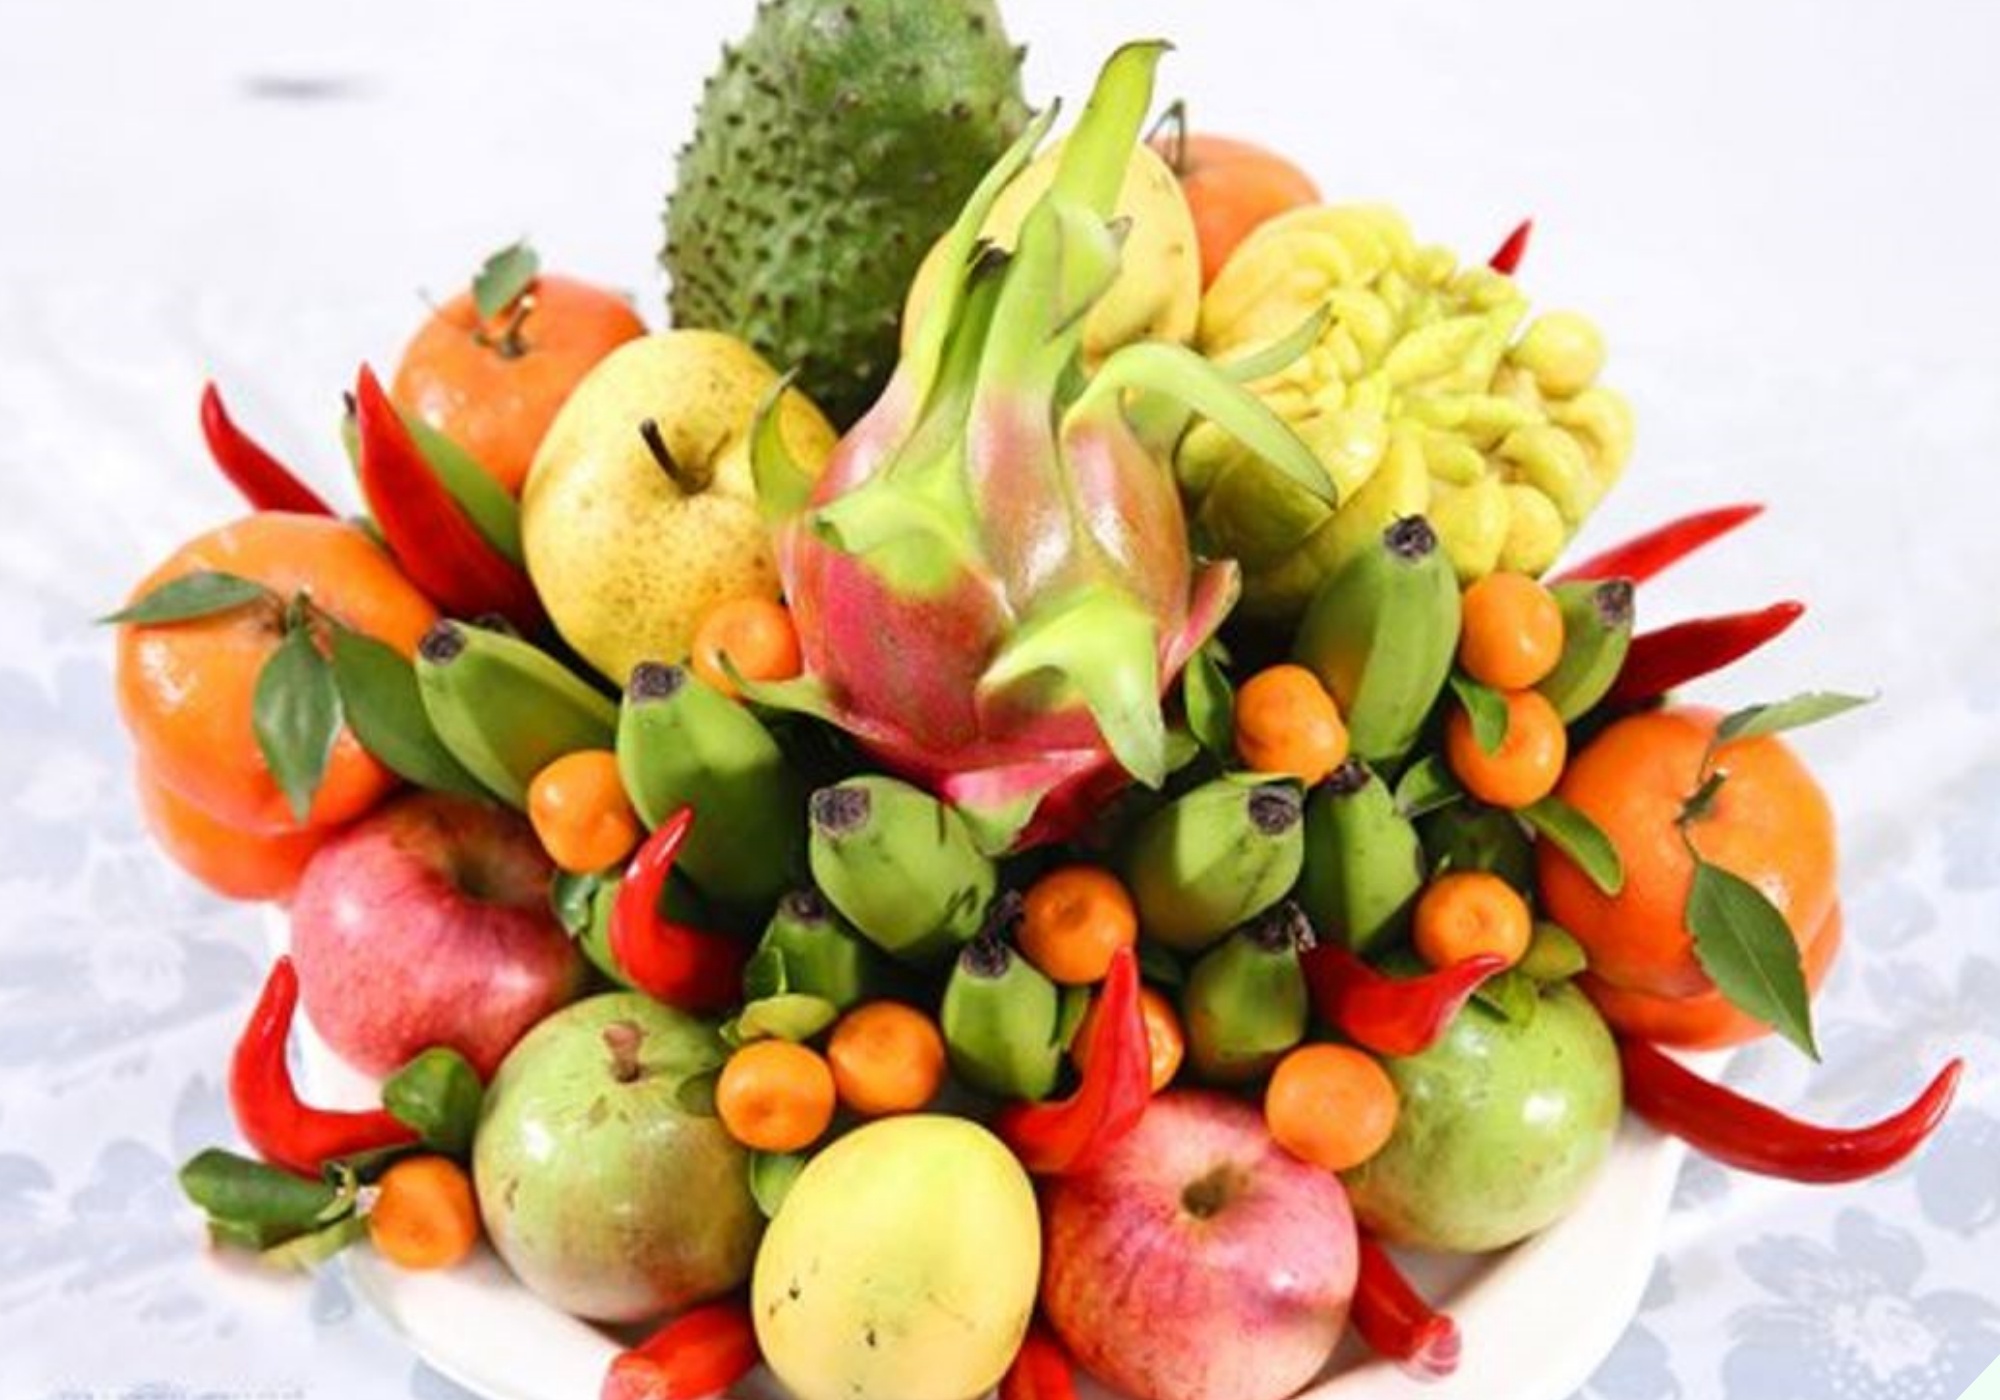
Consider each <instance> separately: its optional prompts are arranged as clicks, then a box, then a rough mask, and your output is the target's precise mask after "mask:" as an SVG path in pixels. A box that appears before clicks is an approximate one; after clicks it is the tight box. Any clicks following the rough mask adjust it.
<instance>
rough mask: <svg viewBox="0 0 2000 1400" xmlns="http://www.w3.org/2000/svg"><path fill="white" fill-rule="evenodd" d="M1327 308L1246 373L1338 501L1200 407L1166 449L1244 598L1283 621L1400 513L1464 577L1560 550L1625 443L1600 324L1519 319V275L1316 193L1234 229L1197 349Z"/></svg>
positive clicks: (1199, 530) (1199, 534)
mask: <svg viewBox="0 0 2000 1400" xmlns="http://www.w3.org/2000/svg"><path fill="white" fill-rule="evenodd" d="M1322 310H1323V311H1325V312H1326V313H1327V314H1326V316H1325V320H1324V323H1323V325H1322V327H1321V329H1320V331H1319V334H1318V337H1317V339H1316V341H1315V342H1314V344H1313V345H1312V347H1311V349H1309V350H1308V351H1306V352H1305V353H1304V354H1303V355H1300V356H1298V357H1297V358H1295V359H1294V360H1292V361H1291V363H1290V364H1288V365H1287V366H1286V367H1285V368H1283V369H1281V370H1279V371H1277V372H1276V373H1275V374H1271V375H1268V376H1266V377H1264V378H1261V379H1257V380H1254V381H1253V382H1252V384H1251V388H1252V389H1253V391H1254V392H1256V393H1257V395H1258V396H1259V397H1260V398H1262V399H1263V400H1264V402H1265V403H1266V404H1268V405H1269V406H1270V407H1271V408H1272V409H1273V410H1274V411H1275V412H1277V414H1278V415H1279V416H1280V417H1282V418H1284V419H1285V420H1286V422H1287V423H1289V424H1290V425H1291V427H1292V428H1293V430H1294V431H1296V432H1297V433H1298V434H1299V436H1300V437H1301V438H1302V439H1304V441H1305V442H1306V444H1307V446H1309V447H1310V448H1312V450H1313V452H1314V454H1315V455H1316V456H1317V457H1318V458H1319V460H1320V463H1321V465H1322V466H1324V467H1325V469H1326V471H1327V474H1328V476H1329V477H1330V478H1331V479H1332V481H1333V484H1334V487H1335V489H1336V492H1337V496H1338V500H1339V502H1340V504H1339V506H1338V507H1337V508H1329V507H1327V506H1326V505H1324V504H1323V503H1322V502H1320V501H1319V500H1317V499H1316V498H1314V497H1313V496H1311V495H1310V494H1309V493H1307V492H1306V491H1304V490H1302V489H1301V488H1300V487H1298V486H1297V485H1296V484H1294V483H1292V482H1290V481H1289V480H1287V479H1286V478H1284V477H1283V476H1281V475H1280V474H1279V473H1277V472H1275V471H1273V470H1272V469H1270V468H1268V467H1267V466H1265V465H1264V464H1263V463H1262V462H1261V461H1260V460H1259V459H1258V458H1257V457H1256V456H1254V455H1253V454H1251V453H1249V452H1247V451H1245V450H1244V449H1243V448H1242V447H1240V446H1239V445H1238V444H1237V443H1236V442H1235V441H1234V440H1232V439H1230V438H1229V437H1228V436H1227V435H1225V434H1223V433H1221V432H1219V431H1218V430H1216V429H1215V428H1213V427H1211V426H1209V425H1206V424H1203V425H1199V426H1197V427H1196V428H1194V429H1193V430H1192V431H1191V432H1189V433H1188V435H1187V437H1186V438H1185V440H1184V441H1183V443H1182V445H1181V449H1180V452H1179V455H1178V460H1177V463H1176V466H1177V470H1178V472H1179V475H1180V478H1181V486H1182V492H1183V494H1184V495H1185V497H1186V498H1187V502H1188V507H1189V513H1190V516H1191V523H1192V526H1193V529H1194V532H1195V535H1196V538H1197V541H1198V542H1199V543H1200V544H1201V545H1202V546H1203V548H1204V549H1205V551H1206V552H1207V553H1209V554H1212V555H1215V556H1218V557H1232V558H1235V559H1237V560H1239V561H1240V562H1241V563H1242V566H1243V575H1244V577H1243V585H1244V586H1243V603H1242V606H1243V609H1244V611H1245V613H1246V614H1247V615H1249V616H1252V617H1256V618H1262V619H1265V620H1269V621H1272V622H1277V623H1285V622H1290V621H1291V620H1293V619H1295V618H1296V617H1297V616H1298V614H1299V612H1300V611H1301V610H1302V609H1303V608H1304V606H1305V605H1306V603H1307V601H1308V600H1309V599H1310V598H1311V597H1312V595H1313V593H1314V591H1315V590H1316V589H1317V587H1318V585H1319V583H1320V582H1321V581H1322V580H1323V579H1324V578H1326V577H1327V576H1328V575H1330V574H1331V573H1333V572H1334V571H1336V570H1338V569H1339V568H1340V567H1341V566H1342V565H1343V564H1344V563H1346V562H1347V560H1348V559H1350V558H1351V557H1352V556H1353V555H1354V554H1356V553H1357V552H1359V551H1360V550H1362V549H1364V548H1366V547H1367V545H1368V542H1369V541H1370V540H1371V539H1372V538H1373V537H1374V536H1375V535H1376V534H1378V533H1379V532H1380V531H1381V529H1382V528H1383V527H1384V526H1385V525H1387V524H1388V523H1389V522H1391V521H1392V520H1395V519H1396V518H1398V517H1400V516H1405V515H1417V514H1423V515H1427V516H1429V517H1430V519H1431V521H1432V523H1433V524H1434V525H1435V526H1436V527H1437V530H1438V534H1439V536H1440V538H1441V539H1442V540H1443V542H1444V547H1445V552H1446V555H1447V556H1448V557H1449V559H1450V560H1451V563H1452V566H1453V568H1454V570H1455V571H1456V572H1457V575H1458V577H1459V579H1460V581H1461V582H1467V583H1469V582H1471V581H1472V580H1474V579H1477V578H1479V577H1481V576H1483V575H1485V574H1488V573H1491V572H1492V571H1493V570H1495V569H1508V570H1514V571H1518V572H1522V573H1529V574H1539V573H1541V572H1542V571H1543V570H1545V569H1546V568H1547V567H1548V566H1549V565H1550V564H1551V563H1553V562H1554V560H1555V558H1556V555H1557V554H1558V553H1559V552H1560V551H1561V549H1562V547H1563V545H1564V544H1565V543H1567V542H1568V540H1569V538H1570V537H1571V536H1572V535H1573V534H1574V533H1575V532H1576V529H1577V527H1578V526H1579V525H1581V524H1582V523H1583V520H1584V519H1585V517H1587V516H1588V515H1589V514H1590V512H1591V510H1592V509H1593V508H1594V507H1595V506H1596V504H1597V502H1598V500H1599V498H1600V497H1602V496H1603V494H1604V492H1605V491H1606V490H1608V489H1609V488H1610V486H1611V485H1612V483H1614V482H1615V481H1616V480H1617V479H1618V477H1619V474H1620V473H1621V472H1622V471H1623V470H1624V466H1625V461H1626V459H1627V457H1629V456H1630V454H1631V449H1632V414H1631V410H1630V408H1629V407H1628V406H1627V405H1626V403H1625V400H1624V399H1623V398H1621V397H1620V396H1619V395H1618V394H1617V393H1616V392H1614V391H1613V390H1611V389H1608V388H1605V387H1603V386H1601V385H1599V384H1598V383H1597V382H1596V381H1597V377H1598V374H1599V372H1600V370H1601V369H1602V368H1603V364H1604V344H1603V340H1602V338H1601V337H1600V336H1599V335H1598V333H1597V330H1596V328H1595V327H1594V326H1593V325H1592V324H1591V323H1590V322H1589V321H1587V320H1586V319H1584V318H1583V317H1581V316H1579V315H1576V314H1575V313H1573V312H1565V311H1555V312H1549V313H1547V314H1545V315H1542V316H1540V317H1538V318H1536V319H1535V320H1533V321H1527V301H1526V298H1525V297H1524V296H1523V295H1522V293H1521V290H1520V288H1519V286H1518V285H1517V284H1516V283H1515V282H1514V280H1513V279H1512V278H1511V277H1508V276H1506V275H1504V274H1502V273H1499V272H1495V271H1493V270H1492V269H1490V268H1487V267H1483V266H1469V267H1464V266H1460V265H1459V263H1458V261H1457V259H1456V258H1455V257H1454V256H1453V255H1452V254H1451V253H1450V252H1449V251H1448V250H1446V249H1443V248H1439V247H1433V246H1425V245H1420V244H1418V243H1417V242H1416V241H1415V239H1414V238H1413V237H1412V236H1411V234H1410V230H1409V227H1408V225H1407V224H1405V223H1404V221H1403V219H1402V217H1401V215H1399V214H1397V213H1396V212H1395V211H1394V210H1392V209H1389V208H1386V207H1382V206H1374V205H1343V206H1322V207H1318V208H1309V209H1299V210H1294V211H1293V212H1291V213H1289V214H1283V215H1280V216H1279V217H1278V218H1276V219H1273V220H1271V221H1270V222H1268V223H1266V224H1264V225H1262V226H1261V227H1260V228H1258V229H1257V230H1256V232H1254V233H1252V234H1251V235H1250V236H1249V237H1248V238H1247V239H1245V240H1244V241H1243V243H1242V245H1241V246H1240V247H1239V248H1238V249H1237V250H1236V252H1235V254H1234V255H1233V256H1232V257H1231V258H1230V260H1229V262H1228V263H1227V264H1226V265H1225V266H1224V267H1223V269H1222V271H1221V272H1220V273H1219V274H1218V275H1217V277H1216V279H1215V281H1214V283H1213V284H1212V285H1211V286H1210V287H1209V289H1208V292H1207V293H1206V295H1205V296H1204V298H1203V301H1202V310H1201V329H1200V337H1199V344H1200V348H1201V349H1202V351H1203V352H1204V353H1205V354H1207V355H1208V356H1210V357H1211V358H1213V359H1215V360H1217V361H1218V362H1220V363H1221V364H1222V365H1223V366H1224V367H1225V368H1227V367H1228V365H1229V364H1230V363H1231V362H1232V361H1240V362H1249V361H1250V360H1252V359H1253V358H1254V356H1255V355H1256V352H1257V351H1259V350H1261V349H1264V348H1266V347H1268V346H1270V345H1272V344H1273V343H1275V342H1278V341H1280V340H1282V339H1284V338H1285V337H1286V336H1287V335H1288V334H1290V333H1292V332H1294V331H1295V330H1297V329H1298V328H1299V327H1300V326H1301V325H1302V324H1303V323H1305V322H1307V321H1308V320H1309V318H1311V317H1312V316H1314V315H1315V314H1316V313H1319V312H1321V311H1322ZM1524 322H1526V325H1525V329H1524V328H1523V323H1524Z"/></svg>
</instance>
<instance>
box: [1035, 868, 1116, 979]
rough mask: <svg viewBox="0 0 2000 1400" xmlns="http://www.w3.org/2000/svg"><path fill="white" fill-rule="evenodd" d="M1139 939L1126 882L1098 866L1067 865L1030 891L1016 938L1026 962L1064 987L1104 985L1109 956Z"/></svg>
mask: <svg viewBox="0 0 2000 1400" xmlns="http://www.w3.org/2000/svg"><path fill="white" fill-rule="evenodd" d="M1138 936H1139V912H1138V909H1137V908H1136V906H1134V905H1133V903H1132V896H1131V894H1130V893H1129V892H1128V891H1127V890H1126V888H1125V886H1124V883H1123V882H1122V881H1120V880H1119V878H1118V877H1117V876H1116V875H1113V874H1112V873H1111V872H1110V871H1109V870H1106V869H1104V868H1103V867H1101V866H1096V865H1065V866H1061V867H1059V868H1058V869H1055V870H1052V871H1050V872H1049V873H1048V874H1046V875H1044V876H1042V878H1041V879H1039V880H1037V881H1035V883H1034V884H1032V885H1030V886H1029V887H1028V893H1027V895H1026V897H1025V898H1024V899H1023V900H1022V905H1021V927H1020V932H1019V933H1018V934H1017V935H1016V937H1017V938H1018V940H1019V942H1020V945H1021V951H1022V952H1023V953H1024V954H1026V955H1027V958H1028V961H1029V962H1031V963H1033V964H1034V965H1035V966H1036V967H1038V968H1040V969H1041V970H1042V972H1043V973H1044V974H1045V975H1046V976H1048V977H1049V978H1050V979H1052V980H1053V981H1056V982H1060V983H1063V984H1064V985H1066V986H1073V987H1074V986H1088V985H1089V984H1090V983H1092V982H1098V981H1102V980H1103V978H1104V974H1105V973H1106V972H1107V971H1109V970H1110V967H1111V955H1112V954H1113V953H1116V952H1117V951H1118V950H1119V949H1120V948H1129V947H1131V946H1132V944H1133V942H1134V941H1135V940H1136V939H1137V938H1138Z"/></svg>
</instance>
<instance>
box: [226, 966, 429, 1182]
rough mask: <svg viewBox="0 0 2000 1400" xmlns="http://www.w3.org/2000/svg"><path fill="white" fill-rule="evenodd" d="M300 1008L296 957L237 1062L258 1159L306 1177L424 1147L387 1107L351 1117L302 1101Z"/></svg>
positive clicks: (234, 1072) (240, 1115)
mask: <svg viewBox="0 0 2000 1400" xmlns="http://www.w3.org/2000/svg"><path fill="white" fill-rule="evenodd" d="M298 1005H299V974H298V969H297V968H295V967H293V966H292V960H291V959H290V958H288V957H282V958H279V959H278V960H277V961H276V962H275V963H273V964H272V965H271V975H270V976H269V977H268V978H267V979H266V980H265V982H264V992H263V995H262V996H260V997H258V999H257V1008H256V1010H254V1011H252V1012H251V1013H250V1023H249V1024H248V1025H247V1026H245V1027H244V1028H243V1036H242V1038H241V1039H240V1040H238V1041H237V1042H236V1053H235V1054H234V1055H233V1056H232V1057H231V1058H230V1061H229V1103H230V1107H231V1108H233V1109H234V1110H235V1112H236V1126H237V1127H238V1128H240V1129H241V1130H242V1132H243V1136H244V1137H245V1138H247V1139H248V1140H249V1142H250V1145H251V1146H252V1147H254V1148H256V1149H257V1153H258V1155H259V1156H261V1157H263V1158H264V1159H265V1160H266V1161H268V1162H271V1163H273V1164H274V1165H276V1166H280V1167H283V1168H285V1169H286V1170H287V1171H294V1172H297V1173H299V1174H300V1175H301V1176H318V1175H319V1174H320V1170H321V1168H323V1167H325V1165H326V1164H327V1163H328V1162H330V1161H332V1160H333V1159H335V1158H336V1157H349V1156H353V1155H355V1154H356V1153H361V1152H375V1151H378V1150H380V1149H382V1148H386V1147H407V1146H409V1145H410V1144H412V1143H414V1142H416V1141H417V1132H416V1130H415V1129H414V1128H412V1127H410V1126H409V1124H407V1123H404V1122H403V1121H402V1120H401V1119H399V1118H397V1117H396V1116H395V1115H394V1114H391V1113H390V1112H388V1111H387V1110H386V1109H380V1108H375V1109H365V1110H362V1111H360V1112H355V1113H350V1112H344V1111H340V1110H334V1109H324V1108H312V1107H310V1106H308V1105H306V1104H304V1103H301V1102H300V1101H299V1093H298V1089H297V1087H296V1086H295V1085H294V1084H293V1083H292V1070H291V1066H290V1065H289V1064H288V1063H287V1062H286V1059H285V1046H286V1041H287V1040H288V1039H289V1038H290V1036H291V1033H292V1017H293V1015H294V1014H295V1013H296V1012H297V1010H298Z"/></svg>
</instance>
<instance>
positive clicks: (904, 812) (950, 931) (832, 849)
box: [808, 775, 996, 963]
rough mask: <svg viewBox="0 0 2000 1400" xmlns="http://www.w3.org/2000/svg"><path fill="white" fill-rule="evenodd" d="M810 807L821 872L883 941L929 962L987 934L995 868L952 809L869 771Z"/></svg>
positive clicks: (861, 924) (868, 933)
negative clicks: (985, 923) (982, 930)
mask: <svg viewBox="0 0 2000 1400" xmlns="http://www.w3.org/2000/svg"><path fill="white" fill-rule="evenodd" d="M808 810H809V813H810V817H811V823H812V835H811V840H810V842H809V844H808V854H809V858H810V860H811V864H812V875H813V879H814V881H816V882H817V883H818V885H819V887H820V890H821V891H822V892H823V893H824V894H825V895H826V897H827V899H828V900H829V901H830V902H831V903H832V904H833V907H834V908H835V909H838V910H839V911H840V912H841V913H842V914H843V915H845V916H846V918H847V921H848V922H849V923H851V924H853V925H854V926H855V927H856V928H857V929H859V930H861V933H862V935H863V936H864V937H866V938H867V939H868V941H869V942H871V943H873V944H875V946H876V947H878V948H880V949H882V950H883V951H884V952H886V953H889V954H890V955H891V956H893V957H897V958H901V959H903V960H904V961H906V962H919V963H921V962H931V961H936V960H938V959H940V958H942V957H943V956H944V955H945V954H946V953H948V952H950V951H951V950H952V949H953V948H956V947H957V946H958V945H960V944H962V943H965V942H968V941H969V940H971V938H972V937H973V936H974V935H975V934H977V933H978V932H979V929H980V925H981V922H982V920H983V919H984V917H985V914H986V906H987V904H988V903H989V902H990V901H991V900H992V898H993V890H994V886H995V883H996V875H995V872H994V868H993V862H992V861H991V860H989V859H988V858H987V857H986V856H984V855H983V854H981V853H980V850H979V847H978V845H977V843H976V842H975V841H974V840H973V837H972V831H971V829H970V828H969V827H967V826H966V824H965V819H964V818H962V817H960V816H959V815H958V813H957V812H956V811H954V810H953V809H952V808H950V807H948V806H946V805H945V804H944V803H942V802H940V801H938V800H937V799H936V798H935V797H932V796H931V795H930V794H929V793H927V792H924V791H922V790H920V789H918V788H914V787H911V786H910V785H909V784H908V783H905V782H899V781H897V780H896V779H894V778H885V777H879V776H874V775H867V776H862V777H857V778H849V779H848V780H847V781H846V782H844V783H840V784H838V785H836V786H834V787H827V788H821V789H820V790H819V791H818V792H815V793H814V794H813V795H812V801H811V802H810V803H809V804H808Z"/></svg>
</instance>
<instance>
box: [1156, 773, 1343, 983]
mask: <svg viewBox="0 0 2000 1400" xmlns="http://www.w3.org/2000/svg"><path fill="white" fill-rule="evenodd" d="M1303 807H1304V801H1303V799H1302V798H1301V796H1300V793H1299V789H1298V786H1297V784H1295V783H1290V782H1261V781H1258V780H1256V779H1254V778H1246V777H1243V776H1229V777H1222V778H1216V779H1214V780H1213V781H1210V782H1207V783H1204V784H1202V785H1201V786H1200V787H1197V788H1195V789H1193V790H1192V791H1189V792H1187V793H1185V794H1183V795H1182V796H1181V797H1178V798H1176V799H1175V800H1174V801H1172V802H1169V803H1168V804H1167V805H1166V806H1164V807H1162V808H1160V809H1159V810H1158V811H1156V812H1154V813H1153V814H1152V815H1151V816H1149V817H1148V818H1146V820H1145V821H1144V822H1142V823H1141V824H1140V825H1139V827H1138V829H1137V830H1136V831H1135V832H1134V833H1133V835H1132V837H1131V839H1130V840H1129V841H1128V842H1127V843H1126V846H1125V850H1124V852H1123V853H1122V856H1121V859H1120V861H1119V864H1120V866H1121V867H1122V869H1123V871H1124V875H1125V882H1126V887H1127V888H1129V889H1130V890H1131V891H1132V898H1133V902H1134V903H1135V904H1136V905H1137V906H1138V910H1139V927H1140V928H1141V929H1142V930H1143V931H1144V932H1145V934H1146V935H1147V937H1149V938H1153V939H1156V940H1158V941H1159V942H1161V943H1164V944H1166V945H1167V946H1168V947H1169V948H1173V949H1175V950H1177V951H1180V952H1183V953H1192V952H1198V951H1199V950H1201V949H1202V948H1205V947H1207V946H1208V945H1209V944H1211V943H1213V942H1214V941H1215V940H1216V939H1218V938H1220V937H1221V936H1222V935H1223V934H1225V933H1227V932H1228V931H1229V930H1230V929H1232V928H1234V927H1236V926H1237V925H1238V924H1241V923H1243V922H1244V921H1246V920H1248V919H1251V918H1254V917H1255V916H1256V915H1258V914H1260V913H1262V912H1263V911H1264V910H1266V909H1268V908H1270V907H1271V906H1272V905H1273V904H1275V903H1277V902H1278V901H1279V900H1280V899H1282V898H1284V896H1285V893H1286V891H1288V890H1290V889H1291V887H1292V886H1293V884H1294V883H1296V882H1297V880H1298V878H1299V867H1300V864H1301V862H1302V861H1303V860H1304V858H1305V828H1304V824H1303V822H1302V821H1301V820H1300V818H1301V816H1302V815H1303V812H1302V809H1303Z"/></svg>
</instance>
